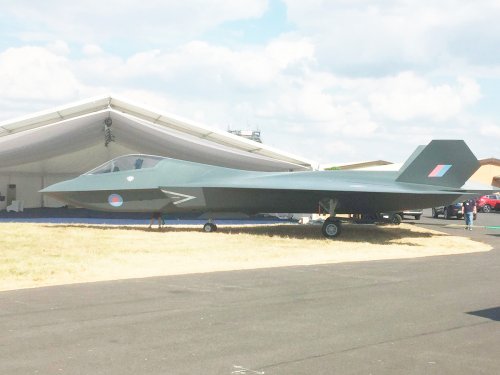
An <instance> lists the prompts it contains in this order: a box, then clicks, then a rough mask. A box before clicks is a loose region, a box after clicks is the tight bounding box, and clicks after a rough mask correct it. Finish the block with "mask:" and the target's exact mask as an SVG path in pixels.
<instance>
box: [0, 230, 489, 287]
mask: <svg viewBox="0 0 500 375" xmlns="http://www.w3.org/2000/svg"><path fill="white" fill-rule="evenodd" d="M320 229H321V228H320V227H319V226H298V225H275V226H240V227H234V226H233V227H223V226H221V227H219V230H218V231H217V232H216V233H203V232H201V231H200V227H199V226H196V227H178V226H176V227H166V228H164V229H162V230H157V229H147V228H145V227H141V226H136V227H117V226H102V225H101V226H98V225H94V226H85V225H51V224H0V249H1V252H0V290H8V289H17V288H23V287H33V286H42V285H54V284H64V283H74V282H87V281H98V280H113V279H123V278H133V277H148V276H159V275H174V274H186V273H198V272H211V271H225V270H236V269H254V268H263V267H280V266H292V265H310V264H325V263H340V262H352V261H365V260H376V259H401V258H414V257H422V256H433V255H446V254H459V253H468V252H477V251H488V250H491V247H490V246H488V245H486V244H482V243H478V242H474V241H472V240H470V239H467V238H463V237H454V236H449V235H446V234H443V233H440V232H436V231H431V230H427V229H422V228H418V227H415V226H411V225H405V224H403V225H401V226H399V227H393V226H386V227H376V226H357V225H351V226H350V225H346V226H344V229H343V233H342V236H341V237H340V238H339V239H337V240H327V239H325V238H323V237H322V235H321V231H320Z"/></svg>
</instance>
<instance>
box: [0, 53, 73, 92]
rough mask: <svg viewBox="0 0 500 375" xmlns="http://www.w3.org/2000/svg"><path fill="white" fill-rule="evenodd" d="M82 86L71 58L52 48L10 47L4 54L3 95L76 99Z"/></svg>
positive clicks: (1, 63) (1, 59) (0, 68)
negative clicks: (71, 63) (71, 65)
mask: <svg viewBox="0 0 500 375" xmlns="http://www.w3.org/2000/svg"><path fill="white" fill-rule="evenodd" d="M80 86H81V85H80V83H79V81H78V79H77V78H76V77H75V75H74V74H73V72H72V71H71V69H70V62H69V61H68V59H67V58H66V57H63V56H61V55H60V54H56V53H54V52H52V51H51V50H49V49H46V48H42V47H21V48H10V49H7V50H6V51H4V52H2V53H1V54H0V87H2V92H3V93H2V97H3V99H34V100H42V101H46V100H61V99H72V98H75V97H76V96H77V95H78V93H79V90H80Z"/></svg>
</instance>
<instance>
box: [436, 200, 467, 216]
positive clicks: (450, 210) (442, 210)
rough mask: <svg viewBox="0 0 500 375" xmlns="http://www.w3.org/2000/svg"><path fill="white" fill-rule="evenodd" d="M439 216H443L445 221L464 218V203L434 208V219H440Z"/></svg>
mask: <svg viewBox="0 0 500 375" xmlns="http://www.w3.org/2000/svg"><path fill="white" fill-rule="evenodd" d="M439 215H443V217H444V218H445V219H451V218H452V217H456V218H457V219H461V218H462V217H463V214H462V203H455V204H451V205H449V206H439V207H433V208H432V217H434V218H437V217H439Z"/></svg>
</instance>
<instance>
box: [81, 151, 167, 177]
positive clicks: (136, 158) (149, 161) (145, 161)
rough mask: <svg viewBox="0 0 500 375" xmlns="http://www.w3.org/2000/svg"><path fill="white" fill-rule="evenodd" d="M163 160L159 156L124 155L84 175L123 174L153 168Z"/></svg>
mask: <svg viewBox="0 0 500 375" xmlns="http://www.w3.org/2000/svg"><path fill="white" fill-rule="evenodd" d="M163 159H165V158H164V157H161V156H152V155H141V154H137V155H125V156H120V157H118V158H115V159H113V160H110V161H108V162H106V163H104V164H102V165H100V166H99V167H97V168H94V169H92V170H91V171H89V172H87V173H86V174H102V173H113V172H123V171H131V170H137V169H144V168H153V167H154V166H156V164H158V163H159V162H160V161H162V160H163Z"/></svg>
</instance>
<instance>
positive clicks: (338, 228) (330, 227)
mask: <svg viewBox="0 0 500 375" xmlns="http://www.w3.org/2000/svg"><path fill="white" fill-rule="evenodd" d="M321 232H322V233H323V236H325V237H326V238H335V237H337V236H338V235H339V234H340V233H341V232H342V223H341V222H340V220H338V219H336V218H335V217H333V216H330V217H329V218H328V219H326V220H325V222H324V223H323V227H322V228H321Z"/></svg>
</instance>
